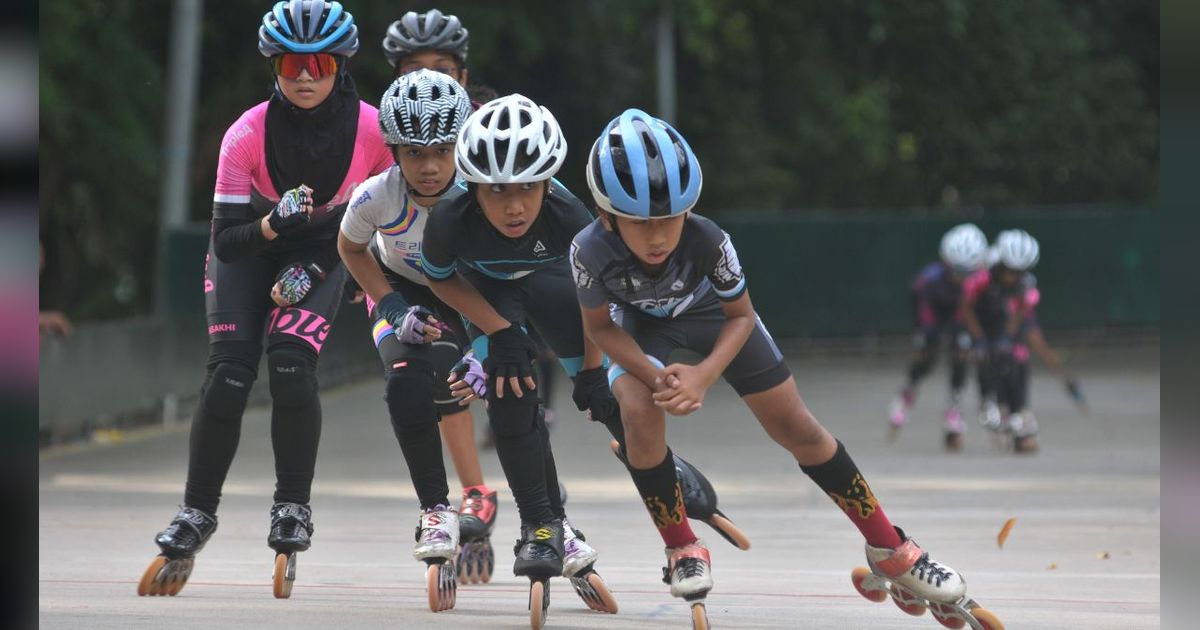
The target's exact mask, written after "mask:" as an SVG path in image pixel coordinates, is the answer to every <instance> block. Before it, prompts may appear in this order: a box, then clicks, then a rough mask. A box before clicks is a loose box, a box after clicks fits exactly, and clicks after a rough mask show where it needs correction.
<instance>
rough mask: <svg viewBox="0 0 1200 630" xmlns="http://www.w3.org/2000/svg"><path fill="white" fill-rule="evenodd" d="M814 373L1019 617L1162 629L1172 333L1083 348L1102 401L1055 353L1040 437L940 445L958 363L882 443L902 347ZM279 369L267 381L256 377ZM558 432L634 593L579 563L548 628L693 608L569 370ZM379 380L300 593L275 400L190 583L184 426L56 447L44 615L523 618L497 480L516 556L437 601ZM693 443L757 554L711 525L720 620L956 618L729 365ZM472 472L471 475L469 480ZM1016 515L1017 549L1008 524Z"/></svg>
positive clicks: (846, 623)
mask: <svg viewBox="0 0 1200 630" xmlns="http://www.w3.org/2000/svg"><path fill="white" fill-rule="evenodd" d="M790 360H791V364H792V366H793V368H794V370H795V372H796V375H797V378H798V381H799V384H800V388H801V393H802V394H803V395H804V396H805V398H806V400H807V401H808V403H809V405H810V407H811V408H812V409H813V410H814V412H815V413H816V414H817V416H818V417H819V418H820V419H821V420H822V421H823V422H824V423H825V424H826V426H828V427H829V428H830V429H831V430H832V431H833V432H834V433H835V434H836V435H838V436H839V437H841V439H842V440H843V441H844V442H845V443H846V444H847V446H848V448H849V449H850V452H851V454H852V455H853V456H854V457H855V459H856V460H857V461H858V463H859V466H860V467H861V468H862V470H863V472H864V474H865V475H866V476H867V478H868V480H869V481H870V482H871V484H872V486H873V487H874V490H875V491H876V494H877V495H878V496H879V497H880V499H881V501H882V503H883V505H884V506H885V508H886V510H887V512H888V514H889V515H890V517H891V518H892V520H893V521H895V522H896V523H897V524H899V525H901V526H902V527H904V528H905V529H906V530H907V531H908V532H909V533H910V534H911V535H913V536H914V538H916V539H917V540H918V541H920V543H921V544H922V546H923V547H925V548H926V549H927V550H929V551H931V553H932V555H933V557H934V558H935V559H937V560H940V561H943V562H945V563H946V564H949V565H950V566H952V567H954V568H956V569H958V570H959V571H961V572H962V573H963V574H964V575H965V576H966V578H967V581H968V585H969V587H968V590H969V593H971V594H972V595H973V596H974V597H975V598H976V599H977V600H978V601H979V602H981V603H982V604H983V605H984V606H986V607H988V608H990V609H991V610H993V611H994V612H995V613H996V614H998V615H999V616H1000V617H1001V618H1002V619H1003V620H1004V621H1005V622H1006V624H1007V627H1009V628H1111V629H1114V630H1115V629H1122V630H1127V629H1132V628H1157V627H1158V626H1159V614H1160V599H1159V586H1160V578H1159V570H1160V563H1159V543H1160V541H1159V524H1160V494H1159V374H1158V351H1157V342H1155V343H1154V344H1153V345H1149V344H1148V345H1144V346H1139V347H1120V348H1108V349H1096V348H1092V349H1076V350H1075V352H1073V357H1072V360H1073V366H1074V367H1075V368H1076V370H1077V371H1078V373H1079V374H1080V376H1081V378H1082V380H1083V385H1084V388H1085V390H1086V392H1087V395H1088V397H1089V399H1090V402H1091V405H1092V411H1091V413H1090V415H1083V414H1081V413H1079V412H1077V411H1076V410H1075V409H1074V408H1073V407H1072V406H1071V403H1070V401H1069V400H1068V398H1067V397H1066V395H1065V393H1064V392H1063V391H1062V389H1061V387H1060V385H1059V384H1058V383H1057V382H1056V381H1055V380H1053V379H1052V378H1050V377H1049V375H1048V373H1047V371H1046V370H1044V369H1039V370H1037V372H1036V377H1035V381H1034V387H1033V402H1034V408H1035V409H1036V410H1037V413H1038V417H1039V419H1040V420H1041V423H1042V426H1043V433H1042V443H1043V450H1042V451H1041V452H1040V453H1039V454H1037V455H1034V456H1030V457H1018V456H1015V455H1013V454H1010V453H1002V452H998V451H996V450H995V449H994V448H993V446H992V445H991V444H990V442H989V439H988V437H989V436H987V435H986V434H985V433H984V432H983V431H982V430H979V429H978V428H977V427H976V426H974V424H973V423H972V424H973V426H972V429H973V430H972V431H971V433H970V434H969V435H968V444H967V448H966V450H965V452H963V453H961V454H956V455H947V454H945V453H943V452H942V450H941V446H940V416H941V412H942V405H943V401H944V399H945V391H946V384H945V380H946V379H945V372H944V370H939V371H938V372H937V373H935V374H934V375H933V376H932V377H931V378H930V379H929V380H927V381H926V383H925V385H924V387H923V390H922V397H921V399H920V401H919V403H918V407H917V418H916V419H915V420H914V422H913V423H912V424H910V426H909V427H908V428H907V429H906V430H905V432H904V433H903V435H901V437H900V440H899V441H898V442H897V443H895V444H891V445H889V444H886V443H885V440H884V435H885V420H884V410H885V408H886V405H887V402H888V400H889V399H890V397H891V396H892V394H893V392H894V391H895V390H896V388H897V387H898V385H899V383H900V379H901V374H902V372H903V363H904V358H903V357H899V356H893V357H883V358H865V357H862V356H855V357H833V356H824V357H823V356H815V355H811V354H810V355H804V356H801V355H796V356H792V357H790ZM259 386H260V387H261V386H262V384H261V383H260V384H259ZM559 387H560V390H563V391H560V392H558V394H557V396H556V400H555V403H556V404H555V406H556V408H557V409H558V410H559V416H558V418H559V419H558V422H557V424H556V426H555V428H554V430H553V441H554V444H555V451H556V454H557V457H558V462H559V470H560V474H561V475H562V477H563V479H564V482H565V483H566V485H567V487H568V489H569V491H570V501H569V504H568V512H569V514H570V515H571V517H572V519H573V521H575V523H576V524H577V525H578V526H579V527H580V528H581V529H583V530H584V531H585V532H586V533H587V535H588V540H589V541H590V542H591V543H593V544H594V545H595V546H596V547H597V548H598V549H599V550H600V552H601V560H600V562H599V564H598V565H597V568H598V569H599V571H600V572H601V574H602V575H603V576H604V577H605V579H606V580H607V581H608V583H609V585H610V586H611V587H612V589H613V591H614V592H615V594H616V596H617V598H618V599H619V601H620V605H621V612H620V614H618V615H616V616H607V615H601V614H598V613H594V612H591V611H588V610H587V609H586V608H585V607H584V606H583V604H582V602H580V601H579V599H578V598H577V597H576V596H575V595H574V593H573V592H571V590H570V587H569V585H568V584H567V583H566V582H565V581H564V580H556V581H554V582H553V583H552V590H551V601H552V606H551V613H550V620H549V624H548V626H547V627H550V628H602V627H603V628H670V627H674V628H687V627H689V616H688V613H687V608H686V606H685V605H684V604H683V603H682V602H679V601H676V600H673V599H672V598H671V597H670V596H669V594H668V592H667V589H666V587H665V586H664V585H663V584H661V582H660V581H659V577H660V568H659V567H660V566H661V564H662V561H663V558H662V549H661V543H660V541H659V539H658V537H657V535H656V534H655V532H654V530H653V528H652V526H651V524H650V521H649V518H648V517H647V515H646V514H645V512H644V510H643V509H642V508H641V506H640V503H639V501H638V500H637V498H636V496H635V493H634V490H633V487H632V484H631V483H630V482H629V480H628V478H627V477H626V476H625V475H624V474H623V470H622V469H621V468H620V467H619V465H618V464H617V463H616V461H615V460H614V459H613V458H612V456H611V455H610V454H609V452H608V449H607V447H606V443H607V434H606V433H605V432H604V431H603V429H602V428H601V427H599V426H598V425H592V424H589V423H587V422H585V421H584V420H583V419H582V418H581V417H580V416H579V415H578V414H576V413H574V412H573V407H572V406H571V405H570V402H569V400H568V398H567V392H566V391H565V388H564V387H563V385H561V384H560V386H559ZM381 395H382V383H380V382H376V381H374V380H371V381H368V382H364V383H362V384H359V385H355V386H349V387H343V388H339V389H336V390H332V391H328V392H326V393H325V394H324V402H325V425H324V437H323V441H322V445H321V452H320V459H319V462H318V468H317V477H318V479H317V482H316V485H315V489H314V498H313V509H314V520H315V523H316V534H315V546H314V547H313V549H312V550H311V551H309V552H307V553H305V554H303V555H301V556H300V559H299V577H298V580H297V582H296V586H295V591H294V593H293V595H292V598H291V599H290V600H286V601H281V600H279V601H277V600H275V599H273V598H272V597H271V586H270V574H271V562H272V554H271V551H270V550H269V549H268V548H267V547H266V546H265V538H266V530H267V509H268V507H269V505H270V491H271V487H272V483H273V475H272V472H271V471H272V458H271V450H270V444H269V439H268V424H269V413H268V412H267V411H266V410H264V409H261V408H259V409H253V410H251V411H250V412H249V413H248V414H247V415H246V418H245V424H244V431H243V436H242V441H241V447H240V452H239V453H238V458H237V460H236V462H235V463H234V466H233V469H232V471H231V473H230V476H229V483H228V485H227V487H226V498H225V500H224V502H223V504H222V507H221V512H220V518H221V526H220V530H219V531H218V533H217V535H216V536H215V538H214V539H213V540H212V541H211V542H210V543H209V545H208V547H207V548H206V549H205V550H204V552H203V553H202V554H201V556H200V557H199V559H198V561H197V566H196V570H195V573H194V574H193V576H192V580H191V581H190V582H189V584H188V585H187V587H186V588H185V589H184V591H183V592H182V593H181V594H180V595H179V596H178V597H174V598H139V597H137V596H136V594H135V588H136V582H137V579H138V577H139V576H140V575H141V572H142V570H143V568H144V567H145V566H146V564H147V563H148V562H149V561H150V560H151V558H152V557H153V556H154V555H155V553H156V548H155V546H154V544H153V542H152V538H153V536H154V533H155V532H156V531H158V530H159V529H160V528H161V527H162V526H164V525H165V524H166V523H167V521H168V519H169V518H170V517H171V516H172V514H173V513H174V510H175V505H176V504H177V503H178V502H179V501H180V499H181V495H182V488H183V480H184V472H185V468H186V460H187V430H186V427H179V428H175V429H171V430H165V431H150V432H145V433H142V434H131V435H110V436H108V437H109V438H110V440H111V441H113V442H115V443H111V444H104V445H89V446H84V447H67V448H60V449H57V450H55V451H51V452H48V453H46V454H45V455H44V456H43V458H42V462H41V471H40V479H39V483H40V497H41V506H40V541H39V551H40V559H41V562H40V584H39V586H40V599H39V604H40V622H41V627H42V628H165V627H170V628H206V629H207V628H243V627H263V628H289V629H297V630H299V629H303V628H333V627H339V628H385V627H386V628H435V627H436V628H514V629H515V628H525V627H528V617H527V611H526V590H527V586H526V583H525V582H523V581H520V580H517V579H515V578H513V577H511V576H510V575H507V571H506V570H505V569H506V568H507V567H508V566H510V565H509V564H508V563H509V562H510V560H509V558H511V556H510V555H509V553H508V549H510V547H509V542H510V541H511V539H512V538H513V537H514V534H515V528H516V524H517V523H516V518H515V509H514V506H513V504H512V502H511V499H510V497H509V496H508V494H507V489H506V488H505V487H504V481H503V477H502V476H501V474H500V469H499V465H498V463H497V461H496V458H495V455H494V453H491V452H485V453H483V463H484V468H485V472H486V474H487V475H488V479H489V481H490V482H491V483H492V484H493V485H496V486H498V487H499V488H501V501H502V503H501V507H500V517H499V522H498V525H497V536H496V547H497V556H498V558H500V559H501V561H500V565H501V567H500V570H499V571H498V572H497V576H496V578H495V579H494V581H493V583H492V584H489V585H484V586H474V587H463V588H462V589H461V590H460V592H459V598H458V606H457V608H456V609H454V610H453V611H450V612H446V613H439V614H436V615H435V614H433V613H430V612H429V611H428V609H427V608H426V605H425V593H424V588H423V581H422V567H423V565H420V564H418V563H417V562H415V561H413V560H412V559H411V556H410V555H409V554H410V550H411V546H412V527H413V524H414V522H415V499H414V496H415V495H414V493H413V491H412V487H411V484H410V483H409V481H408V478H407V473H406V470H405V467H404V464H403V461H402V459H401V456H400V452H399V449H398V447H397V446H396V444H395V440H394V437H393V436H392V432H391V428H390V426H389V425H388V422H387V419H386V415H385V408H384V404H383V402H382V401H381V400H380V397H381ZM669 434H670V441H671V443H672V444H673V446H674V447H675V449H676V450H677V451H678V452H680V453H682V454H684V455H685V456H686V457H688V458H689V459H690V460H691V461H692V462H693V463H695V464H696V465H698V466H699V467H701V468H702V469H703V470H704V471H706V472H707V474H708V475H709V476H710V477H711V478H712V479H713V480H714V481H715V482H716V486H717V488H718V490H719V492H720V493H721V506H722V508H723V509H724V510H725V511H726V512H727V513H728V514H729V515H730V516H731V517H732V518H733V519H734V520H736V521H737V522H738V523H739V524H740V525H741V526H742V527H743V528H744V529H745V530H746V532H747V533H748V534H749V535H750V536H751V538H752V539H753V541H754V547H753V549H751V550H750V551H749V552H741V551H738V550H736V549H734V548H732V547H731V546H729V545H727V544H725V543H724V542H723V541H722V540H720V539H719V538H717V537H716V536H715V534H713V533H712V532H711V531H710V530H708V529H707V527H705V526H703V525H698V526H697V531H698V532H699V533H700V534H701V535H702V536H704V537H705V538H706V539H708V540H709V542H710V546H711V548H712V550H713V562H714V576H715V579H716V588H715V590H714V591H713V592H712V594H711V595H710V597H709V600H708V602H709V616H710V620H711V622H712V624H713V626H714V627H725V628H921V627H924V628H939V627H940V626H938V625H937V624H936V623H935V622H934V621H933V620H932V619H931V618H930V617H929V616H928V615H927V616H925V617H922V618H912V617H909V616H907V615H905V614H903V613H902V612H900V611H899V610H898V609H896V608H895V607H894V606H892V605H891V604H890V603H886V602H885V603H883V604H874V603H871V602H868V601H866V600H864V599H862V598H861V597H859V596H858V595H857V594H856V593H855V592H854V590H853V589H852V588H851V585H850V581H849V573H850V570H851V568H853V567H854V566H856V565H860V564H863V557H862V540H861V537H860V536H859V534H858V532H857V531H856V530H855V529H854V528H853V527H852V526H851V525H850V524H849V523H848V522H847V520H846V518H845V517H844V516H843V515H841V514H840V513H839V512H838V511H837V509H836V508H835V506H834V505H833V504H832V502H830V501H829V500H828V499H827V498H825V497H824V496H823V495H822V494H821V493H820V492H819V491H818V490H817V488H816V487H815V486H814V485H813V484H812V483H811V482H810V481H809V480H808V478H807V477H805V476H804V475H803V474H801V473H800V471H799V470H798V469H797V467H796V466H795V464H794V462H792V461H791V460H790V459H789V456H788V455H787V454H786V453H785V452H784V451H782V450H781V449H779V448H778V447H776V446H775V445H774V444H772V443H771V442H770V441H769V440H768V439H767V438H766V435H765V434H764V433H763V432H762V431H761V429H759V428H758V426H757V424H756V423H755V422H754V420H753V418H752V417H751V416H750V415H749V413H748V412H747V411H746V410H745V408H744V407H743V406H742V405H741V404H740V402H739V401H738V399H737V398H736V397H735V396H734V395H733V392H732V390H730V389H729V388H728V387H727V386H726V385H724V384H719V385H718V386H717V387H716V388H715V389H714V390H713V392H711V394H710V396H709V399H708V401H707V404H706V406H705V409H704V410H703V412H701V413H700V414H698V415H696V416H694V417H687V418H676V419H672V420H671V421H670V423H669ZM452 486H453V482H452ZM1010 517H1015V518H1017V519H1019V520H1018V522H1017V524H1016V527H1015V528H1014V529H1013V532H1012V534H1011V536H1010V538H1009V539H1008V542H1007V544H1006V545H1005V546H1004V548H1003V549H999V548H997V544H996V534H997V532H998V531H999V529H1000V527H1001V525H1002V524H1003V523H1004V522H1005V520H1006V519H1008V518H1010Z"/></svg>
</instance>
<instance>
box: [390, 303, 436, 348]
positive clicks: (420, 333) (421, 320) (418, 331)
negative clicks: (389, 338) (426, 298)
mask: <svg viewBox="0 0 1200 630" xmlns="http://www.w3.org/2000/svg"><path fill="white" fill-rule="evenodd" d="M430 315H433V312H432V311H430V310H429V309H427V308H425V307H424V306H410V307H408V310H407V311H405V312H404V317H401V318H400V323H399V324H395V325H393V326H392V331H393V332H395V333H396V337H398V338H399V339H400V341H401V342H402V343H411V344H423V343H428V342H426V341H425V330H426V327H427V326H428V327H431V328H437V326H434V325H433V324H428V323H426V320H428V319H429V316H430Z"/></svg>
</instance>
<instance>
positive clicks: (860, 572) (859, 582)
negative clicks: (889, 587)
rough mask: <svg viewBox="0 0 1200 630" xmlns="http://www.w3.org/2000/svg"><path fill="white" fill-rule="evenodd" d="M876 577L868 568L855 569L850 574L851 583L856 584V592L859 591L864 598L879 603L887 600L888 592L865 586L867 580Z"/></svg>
mask: <svg viewBox="0 0 1200 630" xmlns="http://www.w3.org/2000/svg"><path fill="white" fill-rule="evenodd" d="M874 575H875V574H874V573H871V570H870V569H868V568H866V567H855V569H854V570H853V571H851V572H850V581H851V582H852V583H853V584H854V590H856V591H858V594H859V595H862V596H863V597H865V598H867V599H869V600H871V601H873V602H875V603H879V602H882V601H883V600H885V599H887V596H888V594H887V591H882V590H879V589H873V588H867V587H866V586H865V585H864V582H865V581H866V579H867V578H869V577H874Z"/></svg>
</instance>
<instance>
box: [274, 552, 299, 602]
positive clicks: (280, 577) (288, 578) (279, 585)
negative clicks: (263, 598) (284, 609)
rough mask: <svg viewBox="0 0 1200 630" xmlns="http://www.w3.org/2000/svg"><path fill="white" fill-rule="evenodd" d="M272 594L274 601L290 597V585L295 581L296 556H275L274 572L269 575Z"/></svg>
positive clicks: (283, 554) (281, 554)
mask: <svg viewBox="0 0 1200 630" xmlns="http://www.w3.org/2000/svg"><path fill="white" fill-rule="evenodd" d="M271 579H272V583H273V584H272V592H273V593H274V594H275V599H287V598H289V597H291V596H292V583H293V582H295V581H296V554H294V553H278V554H275V570H274V571H273V572H272V573H271Z"/></svg>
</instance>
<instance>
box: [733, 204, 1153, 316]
mask: <svg viewBox="0 0 1200 630" xmlns="http://www.w3.org/2000/svg"><path fill="white" fill-rule="evenodd" d="M712 218H713V219H714V220H716V221H717V223H719V224H720V225H721V227H723V228H724V229H725V231H727V232H729V234H730V236H731V237H732V239H733V243H734V246H735V247H736V248H737V251H738V254H739V256H740V258H741V262H742V267H743V268H744V269H745V270H746V274H747V278H748V284H749V287H750V293H751V296H752V298H753V300H754V304H755V306H756V307H757V309H758V312H759V314H760V315H761V316H762V318H763V321H764V322H766V324H767V326H768V328H769V329H770V330H771V332H772V333H773V334H774V335H775V336H776V337H778V338H794V337H826V336H857V335H863V334H886V333H898V332H904V331H906V330H907V329H908V328H909V326H910V325H911V317H910V310H909V306H908V305H909V298H908V287H909V285H910V283H911V281H912V278H913V276H914V275H915V274H916V273H917V271H918V270H919V269H920V268H921V267H922V266H923V265H925V264H927V263H929V262H931V261H933V260H935V259H936V258H937V246H938V242H939V240H940V239H941V236H942V234H943V233H945V231H946V230H947V229H949V228H950V227H951V226H953V225H954V224H956V223H961V222H963V221H965V220H972V221H974V222H975V223H976V224H977V225H979V226H980V227H981V228H983V230H984V232H986V233H987V235H988V237H989V239H994V238H995V236H996V234H997V233H999V231H1000V230H1003V229H1008V228H1020V229H1024V230H1026V231H1028V232H1029V233H1031V234H1032V235H1033V236H1034V237H1036V238H1037V239H1038V241H1039V242H1040V244H1041V260H1040V262H1039V263H1038V265H1037V268H1036V269H1035V270H1034V273H1035V274H1036V275H1037V278H1038V286H1039V288H1040V289H1041V291H1042V303H1041V306H1039V308H1038V313H1039V317H1040V318H1041V320H1042V323H1043V325H1045V326H1046V327H1048V328H1094V327H1109V326H1126V325H1128V326H1154V325H1157V324H1158V319H1159V255H1158V251H1159V250H1158V242H1159V227H1158V212H1157V211H1156V210H1153V209H1150V208H1095V207H1087V208H1029V209H1011V210H1005V211H999V212H996V211H988V212H987V213H986V214H984V215H983V216H981V217H977V218H970V219H967V218H963V217H930V216H927V215H926V216H922V215H921V214H917V213H912V214H903V213H896V212H894V211H889V212H822V213H819V214H793V215H783V214H778V213H757V212H723V213H717V214H714V215H712Z"/></svg>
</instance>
